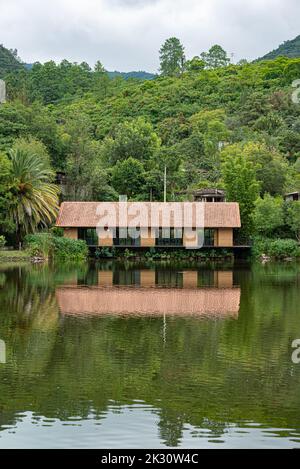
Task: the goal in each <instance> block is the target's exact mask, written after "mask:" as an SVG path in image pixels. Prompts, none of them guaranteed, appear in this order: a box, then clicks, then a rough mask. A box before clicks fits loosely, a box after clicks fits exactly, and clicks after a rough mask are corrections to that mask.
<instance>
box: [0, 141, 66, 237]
mask: <svg viewBox="0 0 300 469" xmlns="http://www.w3.org/2000/svg"><path fill="white" fill-rule="evenodd" d="M9 156H10V163H11V177H12V189H11V191H12V200H11V203H10V206H9V214H10V217H11V219H12V220H13V221H14V223H15V226H16V238H17V242H18V243H20V242H21V239H22V236H23V235H24V234H27V233H30V232H34V231H35V230H36V229H37V228H38V227H39V226H44V227H46V226H49V225H51V224H52V223H53V222H54V220H55V218H56V216H57V213H58V192H59V190H58V187H57V186H56V185H55V184H53V183H52V180H53V178H54V172H53V171H52V169H51V168H50V166H49V165H48V163H47V161H46V160H45V159H44V158H43V157H41V155H35V154H34V153H31V152H29V151H25V150H20V149H17V150H11V151H10V154H9Z"/></svg>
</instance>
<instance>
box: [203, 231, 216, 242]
mask: <svg viewBox="0 0 300 469" xmlns="http://www.w3.org/2000/svg"><path fill="white" fill-rule="evenodd" d="M214 245H215V230H212V229H205V230H204V246H214Z"/></svg>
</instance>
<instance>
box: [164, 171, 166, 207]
mask: <svg viewBox="0 0 300 469" xmlns="http://www.w3.org/2000/svg"><path fill="white" fill-rule="evenodd" d="M164 202H167V166H165V174H164Z"/></svg>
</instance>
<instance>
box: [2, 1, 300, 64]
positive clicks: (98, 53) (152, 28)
mask: <svg viewBox="0 0 300 469" xmlns="http://www.w3.org/2000/svg"><path fill="white" fill-rule="evenodd" d="M299 15H300V2H299V1H298V0H251V2H245V1H244V0H84V1H82V0H43V1H41V0H0V42H2V43H3V44H4V45H6V46H7V47H11V48H17V49H18V50H19V54H20V56H21V57H22V58H23V60H25V61H27V62H33V61H36V60H39V61H46V60H49V59H54V60H56V61H59V60H61V59H63V58H67V59H68V60H71V61H78V62H81V61H87V62H89V63H90V64H93V63H95V61H96V60H97V59H100V60H101V61H102V62H103V63H104V65H105V67H106V68H107V69H110V70H114V69H118V70H124V71H126V70H137V69H145V70H150V71H156V70H157V68H158V50H159V48H160V46H161V44H162V42H163V41H164V40H165V39H166V38H167V37H170V36H177V37H179V38H180V40H181V41H182V42H183V44H184V45H185V48H186V54H187V56H188V57H191V56H193V55H196V54H200V53H201V52H202V51H203V50H207V49H208V48H209V47H210V46H211V45H212V44H215V43H219V44H221V45H222V46H223V47H224V48H225V49H226V50H227V51H228V52H229V53H234V54H235V58H236V59H240V58H242V57H245V58H250V59H251V58H255V57H257V56H260V55H263V54H264V53H266V52H268V51H269V50H270V49H273V48H275V47H277V46H278V45H279V43H281V42H283V41H284V40H286V39H291V38H293V37H295V36H297V35H298V34H300V31H299V20H298V18H299Z"/></svg>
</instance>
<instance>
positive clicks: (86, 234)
mask: <svg viewBox="0 0 300 469" xmlns="http://www.w3.org/2000/svg"><path fill="white" fill-rule="evenodd" d="M78 239H83V241H85V242H86V244H87V245H88V246H98V235H97V231H96V228H79V230H78Z"/></svg>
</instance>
